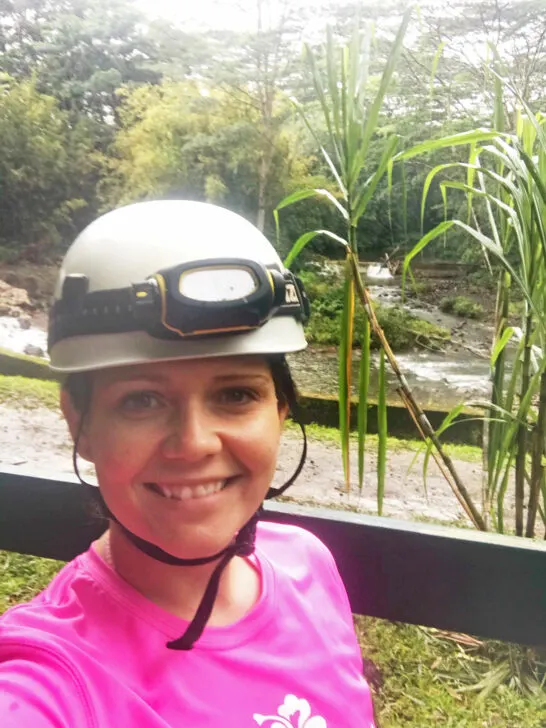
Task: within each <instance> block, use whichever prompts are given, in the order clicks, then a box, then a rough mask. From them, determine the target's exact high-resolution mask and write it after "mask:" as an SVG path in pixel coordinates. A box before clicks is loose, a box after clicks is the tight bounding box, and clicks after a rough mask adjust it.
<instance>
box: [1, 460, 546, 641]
mask: <svg viewBox="0 0 546 728" xmlns="http://www.w3.org/2000/svg"><path fill="white" fill-rule="evenodd" d="M89 500H90V499H89V498H86V487H85V486H82V485H79V484H77V483H73V482H71V483H69V482H60V481H56V480H51V479H47V478H40V477H36V476H30V475H21V474H17V473H14V472H0V549H4V550H8V551H16V552H20V553H28V554H34V555H36V556H45V557H49V558H56V559H61V560H68V559H71V558H73V557H74V556H76V555H77V554H78V553H81V552H82V551H84V550H85V549H86V548H87V547H88V546H89V543H90V542H91V541H92V540H93V539H95V538H97V537H98V536H99V535H100V534H101V533H102V531H103V530H104V523H103V522H102V523H101V522H100V521H98V520H97V518H96V516H94V514H93V512H92V508H90V506H89ZM265 519H266V520H272V521H277V522H282V523H288V524H293V525H297V526H301V527H302V528H306V529H308V530H309V531H312V532H313V533H315V534H316V535H317V536H318V537H319V538H320V539H321V540H322V541H324V542H325V543H326V544H327V545H328V547H329V548H330V549H331V551H332V552H333V554H334V556H335V558H336V561H337V563H338V567H339V570H340V572H341V575H342V577H343V580H344V581H345V584H346V587H347V591H348V594H349V598H350V601H351V606H352V608H353V611H354V612H356V613H358V614H367V615H371V616H374V617H381V618H383V619H389V620H392V621H399V622H409V623H412V624H421V625H426V626H429V627H436V628H439V629H446V630H452V631H457V632H465V633H468V634H473V635H477V636H481V637H490V638H495V639H500V640H505V641H510V642H519V643H522V644H530V645H546V544H545V543H543V542H533V541H529V540H526V539H516V538H510V537H505V536H498V535H493V534H483V533H478V532H475V531H471V530H463V529H457V528H443V527H440V526H429V525H425V524H416V523H405V522H402V521H394V520H391V519H388V518H377V517H373V516H363V515H360V514H355V513H347V512H345V511H333V510H326V509H311V508H307V507H305V508H304V507H300V506H295V505H292V504H288V503H274V504H268V505H267V509H266V513H265Z"/></svg>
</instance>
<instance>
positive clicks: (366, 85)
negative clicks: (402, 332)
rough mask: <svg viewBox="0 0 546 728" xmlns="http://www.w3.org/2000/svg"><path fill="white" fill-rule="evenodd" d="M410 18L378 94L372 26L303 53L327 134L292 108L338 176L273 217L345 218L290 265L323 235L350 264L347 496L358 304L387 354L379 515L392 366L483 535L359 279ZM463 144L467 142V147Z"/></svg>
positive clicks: (344, 367)
mask: <svg viewBox="0 0 546 728" xmlns="http://www.w3.org/2000/svg"><path fill="white" fill-rule="evenodd" d="M410 17H411V10H409V11H407V12H406V13H405V14H404V16H403V18H402V22H401V25H400V27H399V29H398V32H397V34H396V37H395V39H394V41H393V44H392V47H391V50H390V53H389V55H388V58H387V61H386V63H385V66H384V69H383V73H382V75H381V79H380V81H379V85H378V87H377V90H376V91H375V92H372V91H371V88H372V86H373V85H374V84H373V83H372V78H371V76H370V70H369V69H370V58H371V55H372V42H371V38H372V31H371V26H367V28H366V30H365V31H364V32H361V31H360V29H359V28H358V27H357V26H355V29H354V32H353V35H352V39H351V41H350V42H349V43H348V44H347V45H344V46H341V47H338V46H336V44H335V42H334V39H333V36H332V34H331V32H328V36H327V41H326V44H325V46H324V47H323V48H322V49H321V52H320V53H318V54H316V53H315V52H313V51H312V50H311V48H309V47H308V46H306V48H305V53H306V57H307V60H308V63H309V67H310V71H311V75H312V80H313V85H314V90H315V94H316V99H317V102H318V105H319V107H320V110H321V112H322V119H323V121H324V129H325V133H321V132H319V131H318V129H317V128H315V127H314V126H313V124H312V123H311V122H310V120H309V118H308V115H307V113H306V111H305V109H304V108H303V106H302V105H301V104H299V103H298V102H297V101H294V103H295V105H296V108H297V109H298V111H299V113H300V114H301V116H302V118H303V120H304V122H305V124H306V126H307V128H308V129H309V131H310V133H311V134H312V136H313V138H314V139H315V141H316V143H317V146H318V147H319V149H320V152H321V154H322V156H323V158H324V159H325V161H326V163H327V165H328V167H329V169H330V171H331V174H332V177H333V186H332V190H325V189H314V190H300V191H298V192H295V193H294V194H292V195H290V196H288V197H287V198H285V199H284V200H283V201H282V202H281V203H280V204H279V205H278V206H277V209H276V210H275V213H274V214H275V221H276V225H277V231H278V230H279V212H280V211H281V210H282V209H284V208H286V207H287V206H289V205H292V204H294V203H296V202H299V201H301V200H304V199H306V198H309V197H311V196H316V195H319V196H322V197H325V198H326V199H327V200H328V201H329V202H330V204H331V205H333V206H334V208H335V209H336V210H337V212H338V214H339V215H341V217H342V219H343V222H344V225H345V229H346V236H345V237H341V236H338V235H336V234H334V233H332V232H331V231H329V230H313V231H308V232H306V233H304V234H303V235H302V236H301V237H300V238H299V239H298V240H297V241H296V242H295V243H294V245H293V246H292V249H291V250H290V252H289V254H288V256H287V258H286V261H285V263H286V265H287V266H290V265H291V264H292V263H293V262H294V260H295V259H296V257H297V256H298V255H299V254H300V253H301V251H302V250H303V249H304V248H305V246H307V245H308V244H309V243H310V242H311V241H312V240H313V239H314V238H315V237H316V236H317V235H325V236H327V237H329V238H330V239H332V240H335V241H336V242H337V243H338V244H340V245H342V246H343V247H344V249H345V255H346V265H345V268H344V279H345V300H344V308H343V316H342V323H341V335H340V341H341V345H340V347H339V383H338V387H339V426H340V434H341V449H342V458H343V467H344V472H345V482H346V488H347V490H349V488H350V483H351V474H350V471H349V414H350V394H351V384H352V382H351V370H352V369H351V363H352V357H353V337H354V312H355V305H356V304H357V303H359V304H360V305H362V306H363V307H364V310H365V311H366V314H367V318H368V323H369V327H371V329H372V330H373V332H374V334H375V336H376V337H377V338H378V339H379V341H380V342H381V348H382V354H381V359H380V373H381V374H382V376H380V392H379V396H378V407H379V411H378V421H379V423H380V425H381V426H380V428H379V441H378V471H377V503H378V510H379V511H381V509H382V503H383V495H384V486H385V473H386V439H387V416H386V401H387V398H386V392H385V387H386V373H385V366H386V362H388V364H389V366H390V367H391V369H392V370H393V372H394V374H395V376H396V377H397V381H398V391H399V393H400V396H401V398H402V400H403V402H404V404H405V405H406V406H407V407H408V408H409V410H410V412H411V414H412V417H413V418H414V420H415V422H416V425H417V427H418V430H419V432H420V433H421V434H422V435H423V436H424V437H425V438H427V439H428V440H429V441H430V442H431V443H432V446H433V448H434V449H433V457H434V458H435V460H436V461H437V463H438V465H439V466H440V468H441V470H442V472H443V473H444V475H445V477H446V478H447V480H448V482H449V484H450V486H451V487H452V489H453V492H454V493H455V495H456V496H457V498H458V500H459V502H460V503H461V505H462V507H463V508H464V510H465V512H466V513H467V515H468V517H469V518H470V520H471V521H472V523H473V524H474V525H475V526H476V527H477V528H480V529H485V523H484V521H483V519H482V517H481V515H480V513H479V512H478V510H477V509H476V508H475V507H474V504H473V503H472V501H471V499H470V498H469V496H468V493H467V491H466V489H465V487H464V485H463V483H462V482H461V480H460V478H459V477H458V475H457V472H456V470H455V467H454V464H453V462H452V461H451V459H450V458H449V456H448V455H446V453H445V452H444V451H443V450H442V447H441V444H440V442H439V440H438V439H437V437H436V435H435V433H434V432H433V430H432V427H431V425H430V423H429V422H428V420H427V418H426V417H425V415H424V413H423V411H422V409H421V408H420V407H419V405H418V403H417V402H416V400H415V398H414V396H413V394H412V393H411V391H410V389H409V387H408V384H407V381H406V379H405V377H404V375H403V373H402V371H401V370H400V367H399V365H398V362H397V361H396V358H395V357H394V354H393V352H392V350H391V347H390V346H389V344H388V341H387V339H386V338H385V335H384V332H383V330H382V329H381V326H380V325H379V323H378V321H377V318H376V315H375V311H374V306H373V302H372V300H371V298H370V294H369V292H368V290H367V289H366V287H365V285H364V283H363V281H362V277H361V274H360V264H359V257H358V245H357V227H358V223H359V221H360V219H361V218H362V216H363V215H364V214H365V212H366V209H367V206H368V204H369V202H370V200H371V199H372V198H373V195H374V193H375V192H376V189H377V187H378V185H379V184H380V182H381V181H382V180H383V179H384V178H385V176H386V175H388V176H390V171H391V170H392V164H393V161H394V159H395V158H396V156H395V155H396V151H397V148H398V144H399V137H398V135H396V134H391V135H390V136H388V137H387V139H386V140H385V141H384V143H383V150H382V154H381V157H380V160H379V163H378V164H377V165H376V166H375V168H373V169H370V161H369V150H370V145H371V144H372V143H373V144H378V143H379V135H378V134H377V130H378V126H379V117H380V112H381V109H382V106H383V102H384V99H385V95H386V93H387V90H388V89H389V87H390V85H391V82H392V79H393V76H394V72H395V68H396V65H397V63H398V60H399V58H400V55H401V53H402V48H403V41H404V36H405V34H406V31H407V28H408V25H409V22H410ZM461 143H462V142H461ZM364 334H365V335H364V336H363V337H362V352H361V356H362V358H361V365H360V375H359V382H358V386H359V400H360V406H359V417H358V454H359V457H358V464H359V467H358V484H359V489H360V490H361V489H362V486H363V481H364V473H365V467H364V451H365V442H366V425H367V417H366V412H365V407H366V406H367V404H366V399H367V393H368V382H369V370H370V366H371V357H370V348H369V345H370V336H369V332H368V334H366V332H364Z"/></svg>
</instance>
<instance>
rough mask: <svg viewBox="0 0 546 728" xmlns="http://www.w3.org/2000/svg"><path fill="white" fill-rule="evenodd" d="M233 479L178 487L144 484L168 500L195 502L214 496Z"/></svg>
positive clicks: (165, 484) (173, 484) (172, 484)
mask: <svg viewBox="0 0 546 728" xmlns="http://www.w3.org/2000/svg"><path fill="white" fill-rule="evenodd" d="M232 480H233V478H225V479H224V480H216V481H208V482H206V483H197V484H195V485H178V484H175V483H144V487H145V488H146V489H147V490H151V491H152V492H153V493H155V494H156V495H159V496H163V498H170V499H172V500H176V501H187V500H195V499H197V498H206V497H207V496H211V495H215V494H216V493H219V492H220V491H221V490H223V489H224V488H225V487H226V486H227V485H229V483H230V482H231V481H232Z"/></svg>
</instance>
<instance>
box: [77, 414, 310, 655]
mask: <svg viewBox="0 0 546 728" xmlns="http://www.w3.org/2000/svg"><path fill="white" fill-rule="evenodd" d="M83 420H84V418H83V417H82V418H81V420H80V428H79V431H78V433H77V436H76V439H75V441H74V448H73V450H72V463H73V465H74V472H75V473H76V475H77V477H78V479H79V480H80V482H81V483H82V484H83V485H86V486H89V487H90V488H91V491H90V492H91V493H92V494H93V496H94V498H95V502H96V504H97V505H98V506H99V508H100V510H101V512H102V514H103V515H104V517H105V518H109V519H111V520H112V521H115V523H117V524H118V526H119V527H120V528H121V530H122V531H123V533H124V534H125V536H127V538H128V539H129V541H131V543H133V544H134V545H135V546H136V547H137V548H138V549H139V550H140V551H142V552H143V553H145V554H146V555H147V556H150V557H151V558H152V559H155V560H156V561H161V562H162V563H163V564H169V565H170V566H201V565H203V564H210V563H211V562H213V561H217V560H218V559H221V560H220V561H219V563H218V564H217V566H216V568H215V569H214V571H213V572H212V576H211V577H210V579H209V583H208V584H207V588H206V589H205V593H204V594H203V598H202V599H201V602H200V603H199V606H198V607H197V611H196V612H195V615H194V617H193V619H192V621H191V622H190V624H189V625H188V627H187V629H186V631H185V632H184V634H183V635H182V636H181V637H179V638H178V639H176V640H171V641H170V642H167V647H168V648H169V649H170V650H191V649H192V647H193V646H194V644H195V643H196V642H197V640H198V639H199V638H200V637H201V635H202V634H203V631H204V629H205V627H206V625H207V622H208V621H209V619H210V615H211V613H212V610H213V607H214V602H215V601H216V596H217V594H218V587H219V586H220V578H221V576H222V574H223V572H224V569H225V568H226V566H227V565H228V564H229V562H230V561H231V559H232V558H233V557H234V556H250V555H251V554H253V553H254V548H255V543H256V526H257V524H258V520H259V518H260V515H261V513H262V507H261V506H260V508H259V509H258V510H257V511H256V513H255V514H254V515H253V516H252V518H251V519H250V520H249V521H248V523H246V524H245V525H244V526H243V528H241V530H240V531H239V533H238V534H237V535H236V536H235V538H234V539H233V541H232V542H231V543H230V544H229V546H226V548H225V549H223V550H222V551H219V552H218V553H216V554H213V555H212V556H204V557H202V558H198V559H180V558H178V557H177V556H173V555H172V554H170V553H168V552H167V551H164V550H163V549H161V548H159V546H156V545H155V544H153V543H150V542H149V541H146V540H145V539H143V538H140V536H137V535H136V534H135V533H133V532H132V531H129V529H127V528H125V526H124V525H123V524H122V523H120V522H119V521H118V519H117V518H116V517H115V516H114V514H113V513H112V512H111V511H110V509H109V508H108V506H107V505H106V503H105V501H104V499H103V497H102V494H101V492H100V490H99V488H97V487H94V486H92V485H91V484H90V483H86V482H85V480H83V478H82V477H81V475H80V471H79V468H78V444H79V440H80V435H81V428H82V424H83ZM298 424H299V426H300V427H301V431H302V434H303V450H302V454H301V458H300V462H299V464H298V467H297V468H296V470H295V472H294V474H293V475H292V477H291V478H290V479H289V480H287V482H286V483H285V484H284V485H283V486H282V487H280V488H270V489H269V490H268V491H267V495H266V500H269V499H270V498H275V497H277V496H279V495H282V493H284V491H285V490H286V489H287V488H289V487H290V486H291V485H292V483H293V482H294V481H295V480H296V478H297V477H298V475H299V474H300V473H301V470H302V468H303V466H304V464H305V459H306V457H307V435H306V432H305V427H304V426H303V424H302V423H301V422H299V421H298Z"/></svg>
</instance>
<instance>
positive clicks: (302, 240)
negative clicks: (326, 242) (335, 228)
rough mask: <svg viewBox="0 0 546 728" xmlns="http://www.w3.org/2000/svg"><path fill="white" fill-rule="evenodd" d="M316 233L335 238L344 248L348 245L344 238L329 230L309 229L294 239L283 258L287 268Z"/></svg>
mask: <svg viewBox="0 0 546 728" xmlns="http://www.w3.org/2000/svg"><path fill="white" fill-rule="evenodd" d="M317 235H325V236H326V237H327V238H330V239H331V240H335V241H336V242H337V243H340V244H341V245H343V247H344V248H348V247H349V243H348V242H347V241H346V240H345V239H344V238H340V237H339V235H336V234H335V233H332V232H330V231H329V230H311V231H309V232H308V233H303V235H300V237H299V238H298V239H297V240H296V242H295V243H294V245H293V246H292V248H291V249H290V252H289V253H288V255H287V256H286V258H285V259H284V265H285V266H286V267H287V268H290V266H291V265H292V263H293V262H294V260H295V259H296V258H297V257H298V255H299V254H300V253H301V251H302V250H303V249H304V248H305V246H306V245H308V244H309V243H310V242H311V240H313V239H314V238H316V237H317Z"/></svg>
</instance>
